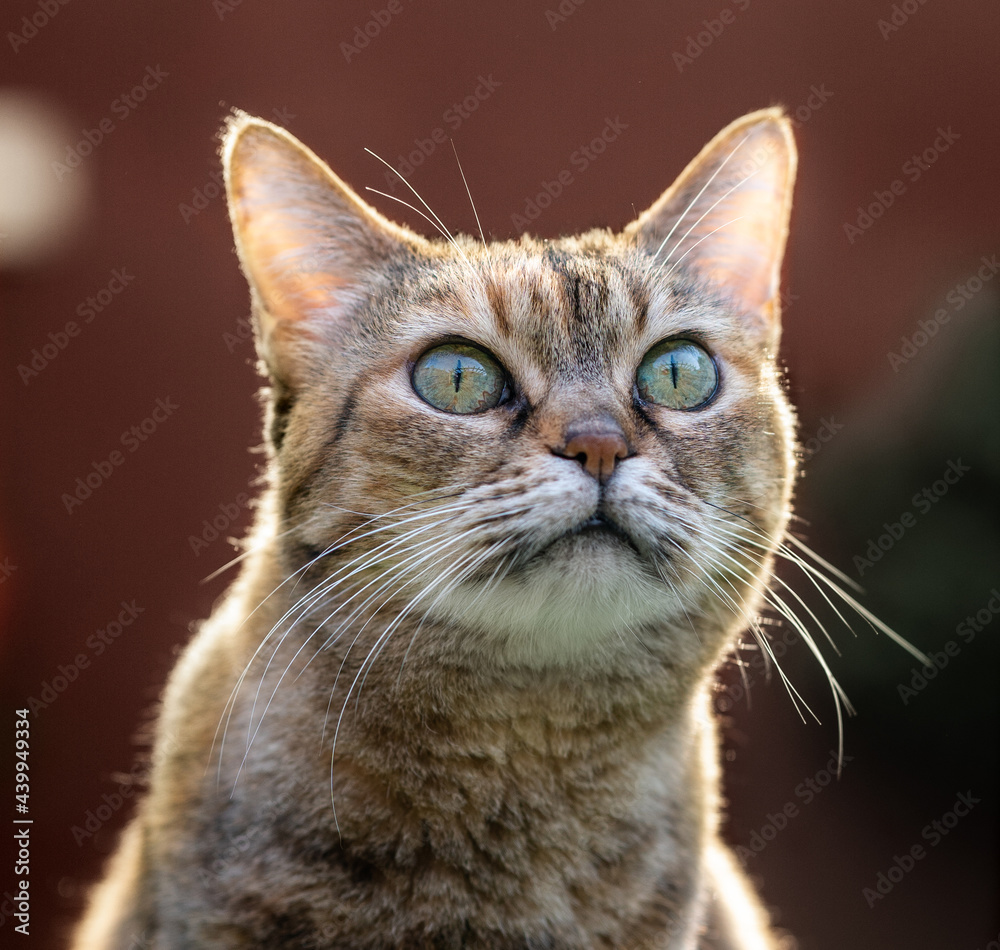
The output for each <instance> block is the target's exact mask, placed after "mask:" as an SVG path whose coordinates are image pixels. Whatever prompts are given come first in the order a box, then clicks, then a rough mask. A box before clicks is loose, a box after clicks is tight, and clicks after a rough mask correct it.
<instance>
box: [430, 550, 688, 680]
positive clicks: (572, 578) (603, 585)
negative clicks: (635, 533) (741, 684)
mask: <svg viewBox="0 0 1000 950" xmlns="http://www.w3.org/2000/svg"><path fill="white" fill-rule="evenodd" d="M430 612H431V613H432V615H433V616H435V617H436V618H438V619H440V620H444V621H446V622H452V623H456V624H458V625H460V626H462V627H465V628H467V629H470V630H473V631H476V632H477V633H481V634H484V635H486V636H487V637H488V638H489V639H490V640H491V641H495V642H496V643H497V646H498V647H499V651H500V657H502V659H503V660H504V661H506V662H509V663H516V664H524V665H527V666H532V667H545V666H553V665H556V666H558V665H567V664H573V663H576V662H580V661H586V660H588V659H591V658H593V657H594V656H595V655H599V654H602V653H605V652H606V648H607V647H608V646H614V645H615V644H617V649H619V650H620V649H622V648H624V649H626V650H630V651H631V650H633V649H637V650H640V651H641V650H643V645H642V643H641V642H640V640H639V639H638V638H637V635H638V634H639V631H641V629H642V628H643V627H646V626H647V625H650V624H655V625H657V626H659V625H663V624H668V623H670V621H672V620H673V619H675V618H676V617H683V615H684V606H683V604H682V603H681V600H680V598H679V596H678V595H677V593H676V592H674V591H671V590H670V589H669V587H668V586H667V585H666V584H665V582H663V581H661V580H657V579H655V578H653V577H651V576H650V575H649V574H648V573H647V571H646V570H645V569H644V567H643V565H642V563H641V561H640V559H639V556H638V554H636V553H635V552H634V551H633V550H632V549H631V548H629V547H628V546H626V545H625V544H623V543H620V542H617V541H613V540H610V539H595V538H590V537H573V538H566V539H564V540H562V541H559V542H557V543H556V544H554V545H553V546H552V547H551V548H549V549H548V550H547V551H546V552H545V553H544V554H543V555H542V556H541V557H539V558H538V559H536V560H535V561H533V562H532V563H531V564H530V565H528V566H527V567H526V568H525V569H523V570H521V571H518V572H516V573H515V574H514V575H512V576H509V577H506V578H505V579H504V580H503V581H501V582H500V583H498V584H491V585H488V587H487V589H485V590H484V586H483V584H482V583H466V584H463V585H461V586H460V587H458V588H457V589H455V590H453V591H451V592H450V593H449V594H448V595H447V596H446V597H443V598H441V599H440V600H438V601H437V602H436V603H435V604H434V606H433V607H432V609H431V611H430Z"/></svg>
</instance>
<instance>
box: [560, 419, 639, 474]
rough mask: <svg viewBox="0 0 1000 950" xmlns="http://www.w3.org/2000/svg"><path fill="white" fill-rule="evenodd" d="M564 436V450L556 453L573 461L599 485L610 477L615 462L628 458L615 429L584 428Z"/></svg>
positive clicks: (626, 445)
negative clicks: (565, 440)
mask: <svg viewBox="0 0 1000 950" xmlns="http://www.w3.org/2000/svg"><path fill="white" fill-rule="evenodd" d="M567 436H568V439H567V442H566V446H565V448H563V449H562V450H561V451H557V452H556V454H557V455H562V456H563V457H564V458H569V459H576V460H577V461H578V462H579V463H580V464H581V465H582V466H583V467H584V469H586V471H587V473H588V474H590V475H593V477H594V478H596V479H597V480H598V481H599V482H601V484H604V482H606V481H607V480H608V479H609V478H610V477H611V473H612V472H613V471H614V469H615V463H616V462H617V461H618V460H619V459H623V458H626V457H627V456H628V443H627V442H626V441H625V436H624V435H623V434H622V432H621V430H620V429H619V428H618V427H617V426H615V427H614V428H609V427H607V426H603V425H602V426H600V427H598V426H594V427H591V426H587V427H585V428H582V429H577V430H575V431H573V430H571V431H570V432H568V433H567Z"/></svg>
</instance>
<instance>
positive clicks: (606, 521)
mask: <svg viewBox="0 0 1000 950" xmlns="http://www.w3.org/2000/svg"><path fill="white" fill-rule="evenodd" d="M573 537H588V538H595V539H600V540H608V541H618V542H621V543H623V544H627V545H628V546H629V547H630V548H632V550H633V551H635V553H636V554H638V555H640V556H642V552H641V551H640V550H639V548H638V547H637V546H636V543H635V541H634V540H633V539H632V537H631V535H629V533H628V532H627V531H625V529H624V528H622V527H621V525H619V524H618V523H617V522H616V521H614V520H613V519H612V518H609V517H608V516H607V515H605V514H602V513H600V512H598V513H596V514H593V515H591V516H590V517H589V518H587V520H586V521H581V522H580V524H578V525H577V526H576V527H575V528H571V529H570V530H569V531H567V532H566V533H565V534H563V535H562V536H560V537H559V538H557V539H556V542H558V541H562V540H563V539H565V538H573ZM556 542H553V543H556Z"/></svg>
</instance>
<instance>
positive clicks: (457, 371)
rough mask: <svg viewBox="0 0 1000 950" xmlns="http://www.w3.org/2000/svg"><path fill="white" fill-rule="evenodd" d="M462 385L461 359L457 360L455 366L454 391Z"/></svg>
mask: <svg viewBox="0 0 1000 950" xmlns="http://www.w3.org/2000/svg"><path fill="white" fill-rule="evenodd" d="M461 386H462V361H461V360H459V361H458V365H457V366H456V367H455V392H458V390H459V389H460V388H461Z"/></svg>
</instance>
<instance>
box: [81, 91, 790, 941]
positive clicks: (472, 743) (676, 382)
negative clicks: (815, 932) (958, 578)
mask: <svg viewBox="0 0 1000 950" xmlns="http://www.w3.org/2000/svg"><path fill="white" fill-rule="evenodd" d="M224 163H225V174H226V182H227V193H228V200H229V209H230V214H231V217H232V223H233V229H234V232H235V236H236V246H237V249H238V252H239V257H240V261H241V262H242V266H243V270H244V272H245V274H246V276H247V279H248V281H249V284H250V288H251V295H252V300H253V307H254V312H255V320H256V340H257V347H258V352H259V355H260V361H261V366H262V368H263V371H264V372H265V373H266V374H267V377H268V382H269V388H268V390H267V400H266V404H267V409H266V420H265V428H266V436H267V446H268V452H269V455H268V486H267V488H266V490H265V491H264V492H263V494H262V497H261V498H260V500H259V503H258V509H257V517H256V525H255V527H254V529H253V531H252V533H251V536H250V537H249V539H248V541H247V549H246V552H245V554H244V555H243V564H242V572H241V574H240V576H239V579H238V580H237V581H236V582H235V583H234V585H233V586H232V588H231V590H230V591H229V594H228V595H227V597H226V599H225V600H224V602H223V603H222V604H221V605H220V606H219V608H218V609H217V610H216V612H215V614H214V615H213V616H212V618H211V619H210V620H208V621H207V622H206V623H205V624H204V625H203V626H202V628H201V630H200V632H199V633H198V635H197V637H196V638H195V639H194V641H193V642H192V643H191V645H190V646H189V647H188V649H187V651H186V652H185V654H184V655H183V658H182V659H181V660H180V662H179V664H178V666H177V669H176V670H175V671H174V673H173V675H172V677H171V679H170V682H169V685H168V687H167V689H166V693H165V696H164V700H163V707H162V713H161V715H160V718H159V725H158V736H157V740H156V744H155V747H154V752H153V762H152V770H151V780H150V789H149V793H148V795H147V797H146V798H145V800H144V801H143V803H142V805H141V807H140V810H139V813H138V816H137V817H136V818H135V820H134V821H133V822H132V824H131V825H130V827H129V828H128V829H127V831H126V832H125V835H124V838H123V840H122V842H121V845H120V849H119V851H118V853H117V854H116V856H115V857H114V859H113V861H112V863H111V866H110V869H109V872H108V874H107V877H106V879H105V880H104V882H103V883H102V884H101V885H100V886H99V888H98V889H97V890H96V892H95V894H94V897H93V900H92V904H91V907H90V910H89V913H88V915H87V916H86V918H85V920H84V921H83V923H82V925H81V926H80V928H79V930H78V932H77V935H76V947H78V948H80V950H104V948H129V947H135V948H139V947H142V948H156V950H167V948H182V947H187V948H195V947H196V948H247V947H267V948H279V947H280V948H299V950H305V948H324V947H329V948H342V950H404V948H407V950H417V948H435V950H450V948H456V950H457V948H470V950H471V948H482V950H584V948H587V950H590V948H635V950H640V948H650V950H652V948H656V950H679V948H694V947H695V946H696V945H697V946H701V947H712V948H717V950H722V948H728V950H735V948H741V950H742V948H746V950H749V948H767V947H773V946H776V941H775V937H774V936H773V935H772V934H771V932H770V929H769V925H768V923H767V918H766V914H765V913H764V911H763V910H762V908H761V905H760V904H759V902H758V900H757V898H756V897H755V896H754V895H753V894H752V893H751V891H750V889H749V888H748V886H747V884H746V882H745V880H744V879H743V877H742V875H741V874H740V872H739V871H738V870H737V869H736V867H735V864H734V861H733V858H732V856H731V854H730V853H729V852H728V850H727V849H726V848H725V847H724V846H723V845H722V844H721V843H720V841H719V838H718V832H717V825H718V813H719V792H718V766H717V759H718V749H717V746H718V739H717V735H716V728H715V725H714V722H713V717H712V713H711V709H710V697H711V692H712V688H713V676H714V673H715V670H716V669H717V667H718V666H719V664H720V662H722V661H723V659H724V657H725V655H726V654H727V651H729V650H731V648H732V647H733V644H734V642H735V641H736V639H737V637H738V636H740V635H741V634H743V633H745V632H747V631H750V632H751V633H756V634H757V635H758V636H759V637H760V644H761V649H766V648H767V642H766V638H764V637H763V636H762V635H760V631H759V630H757V628H756V622H755V619H754V618H755V616H756V615H757V613H758V611H759V610H760V609H762V607H763V606H764V600H765V598H769V599H771V601H772V602H776V603H777V602H780V599H779V598H778V597H777V592H774V593H769V592H768V590H767V584H768V581H769V579H770V577H771V574H770V570H771V565H772V561H773V559H774V557H775V556H776V554H777V553H780V551H782V550H784V549H783V548H782V547H781V541H780V539H781V538H782V537H783V535H784V531H785V525H786V521H787V519H788V517H789V499H790V495H791V491H792V482H793V476H794V473H795V467H796V466H795V457H794V444H793V416H792V411H791V409H790V408H789V406H788V404H787V402H786V400H785V397H784V395H783V392H782V387H781V381H780V372H779V369H778V367H777V364H776V357H777V352H778V338H779V312H778V311H779V300H778V291H779V273H780V269H781V261H782V254H783V251H784V247H785V240H786V234H787V228H788V220H789V212H790V207H791V195H792V185H793V179H794V176H795V166H796V153H795V146H794V142H793V138H792V135H791V129H790V125H789V122H788V120H787V119H786V118H785V117H784V115H783V114H782V112H781V111H780V110H777V109H769V110H765V111H761V112H755V113H752V114H750V115H747V116H745V117H744V118H742V119H740V120H738V121H736V122H734V123H733V124H732V125H730V126H729V127H728V128H726V129H725V130H723V131H722V132H721V133H720V134H719V135H718V136H716V138H714V139H713V140H712V141H711V142H710V143H709V144H708V145H707V146H706V147H705V148H704V149H703V150H702V152H701V154H699V155H698V157H697V158H696V159H695V160H694V161H693V162H692V163H691V164H690V165H689V166H688V167H687V169H686V170H685V171H684V172H683V173H682V174H681V176H680V177H679V178H678V180H677V181H676V182H675V183H674V185H673V186H672V187H670V188H669V189H668V190H667V191H666V192H665V193H664V194H663V195H662V196H661V197H660V198H659V199H658V200H657V201H656V202H655V204H653V205H652V207H650V208H649V210H647V211H646V212H645V213H643V214H642V215H640V216H639V217H638V218H637V219H636V220H635V221H633V222H632V223H631V224H629V225H628V226H627V227H626V228H625V229H624V230H623V231H622V232H621V233H617V234H614V233H611V232H610V231H606V230H594V231H590V232H587V233H585V234H581V235H578V236H575V237H568V238H563V239H560V240H553V241H548V240H539V239H536V238H532V237H527V236H525V237H522V238H521V239H520V240H517V241H507V242H495V243H487V242H486V241H485V239H484V240H483V241H482V242H480V241H479V240H474V239H472V238H469V237H465V236H456V237H452V236H451V235H450V234H448V233H447V232H446V230H445V229H444V226H443V224H441V222H440V221H439V220H438V219H437V218H436V216H435V215H434V214H433V212H431V211H430V209H429V208H428V207H427V206H426V205H425V206H423V207H424V209H425V211H426V216H427V218H428V220H429V221H431V223H432V224H433V225H434V226H435V227H436V228H438V229H439V230H441V231H442V233H443V235H444V237H443V238H442V239H440V240H433V241H432V240H428V239H425V238H423V237H421V236H418V235H417V234H415V233H413V232H411V231H409V230H407V229H406V228H403V227H400V226H397V225H395V224H393V223H391V222H390V221H388V220H387V219H386V218H384V217H383V216H382V215H380V214H379V213H378V212H376V211H374V210H373V209H372V208H370V207H369V206H368V205H367V204H366V203H364V202H363V201H362V200H361V199H359V198H358V196H357V195H356V194H355V193H354V192H353V191H352V190H351V189H350V188H349V187H348V186H347V185H346V184H345V183H344V182H343V181H341V180H340V179H339V178H338V177H337V176H336V175H335V174H333V172H331V171H330V169H329V168H328V167H327V166H326V165H325V164H323V162H322V161H320V160H319V159H318V158H317V157H316V156H315V155H314V154H313V153H312V152H311V151H309V150H308V149H307V148H305V147H304V146H303V145H301V144H300V143H299V142H297V141H296V140H295V139H294V138H293V137H292V136H290V135H289V134H288V133H287V132H285V131H284V130H282V129H280V128H277V127H276V126H274V125H272V124H270V123H268V122H265V121H263V120H261V119H257V118H252V117H250V116H247V115H244V114H242V113H240V114H236V115H235V116H233V117H232V118H231V119H230V121H229V124H228V128H227V130H226V137H225V146H224ZM414 200H415V201H416V200H418V199H416V198H415V199H414Z"/></svg>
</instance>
